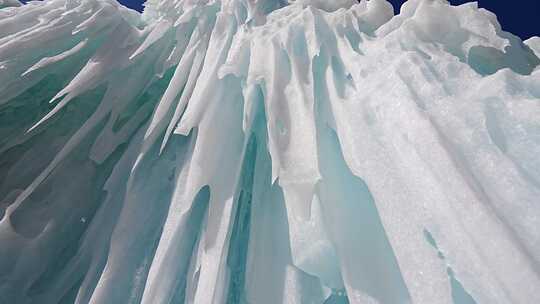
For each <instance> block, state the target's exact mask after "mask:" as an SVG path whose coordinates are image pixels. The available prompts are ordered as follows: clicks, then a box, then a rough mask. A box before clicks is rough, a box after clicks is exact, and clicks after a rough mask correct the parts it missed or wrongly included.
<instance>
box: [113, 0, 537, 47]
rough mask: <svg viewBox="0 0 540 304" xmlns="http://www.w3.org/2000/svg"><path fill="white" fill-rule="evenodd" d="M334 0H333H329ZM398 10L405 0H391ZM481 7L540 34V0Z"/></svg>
mask: <svg viewBox="0 0 540 304" xmlns="http://www.w3.org/2000/svg"><path fill="white" fill-rule="evenodd" d="M119 1H120V3H122V4H124V5H125V6H127V7H130V8H133V9H135V10H138V11H142V9H143V6H142V4H143V2H144V0H119ZM328 1H332V0H328ZM390 2H391V3H392V4H393V5H394V9H395V10H396V12H398V11H399V8H400V7H401V4H402V3H403V2H404V0H390ZM450 2H451V3H452V4H462V3H466V2H471V1H470V0H469V1H467V0H450ZM478 2H479V4H480V7H483V8H486V9H488V10H490V11H492V12H494V13H495V14H496V15H497V17H498V19H499V22H500V23H501V25H502V28H503V29H504V30H505V31H508V32H511V33H514V34H516V35H518V36H520V37H521V38H523V39H527V38H529V37H531V36H540V0H479V1H478Z"/></svg>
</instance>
